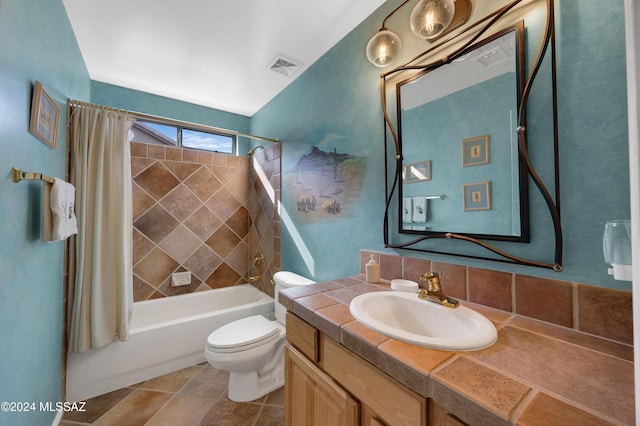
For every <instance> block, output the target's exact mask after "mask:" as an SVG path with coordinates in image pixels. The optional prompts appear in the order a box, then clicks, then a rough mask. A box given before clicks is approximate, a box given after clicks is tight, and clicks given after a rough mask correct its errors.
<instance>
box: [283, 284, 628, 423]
mask: <svg viewBox="0 0 640 426" xmlns="http://www.w3.org/2000/svg"><path fill="white" fill-rule="evenodd" d="M381 290H389V284H388V282H383V283H380V284H370V283H367V282H365V280H364V276H363V275H356V276H353V277H348V278H342V279H338V280H333V281H326V282H322V283H318V284H314V285H311V286H304V287H297V288H291V289H287V290H284V291H282V292H280V298H279V300H280V302H281V303H282V304H283V305H284V306H285V307H286V308H287V309H288V310H289V311H292V312H293V313H295V314H296V315H298V316H299V317H300V318H302V319H304V320H305V321H307V322H308V323H309V324H311V325H313V326H314V327H316V328H317V329H318V330H320V331H321V332H323V333H324V334H326V335H327V336H329V337H330V338H332V339H333V340H335V341H336V342H338V343H341V344H342V345H343V346H345V347H346V348H348V349H350V350H351V351H353V352H355V353H356V354H358V355H360V356H361V357H362V358H364V359H365V360H368V361H369V362H371V363H372V364H374V365H375V366H377V367H378V368H379V369H380V370H382V371H384V372H386V373H387V374H389V375H390V376H392V377H394V378H395V379H396V380H398V381H399V382H401V383H402V384H404V385H405V386H407V387H408V388H409V389H411V390H413V391H414V392H416V393H418V394H420V395H422V396H423V397H425V398H432V399H433V400H434V401H435V402H437V403H438V404H440V405H441V406H443V407H444V408H445V409H447V410H448V411H449V412H451V413H453V414H454V415H456V416H458V417H459V418H460V419H462V420H463V421H465V422H466V423H468V424H472V425H483V424H486V425H500V424H505V425H507V424H517V425H523V426H524V425H527V426H531V425H543V424H544V425H570V424H571V425H573V424H580V425H581V426H585V425H592V424H593V425H596V424H598V425H602V424H616V425H633V424H635V415H634V404H635V403H634V385H633V349H632V348H630V347H628V346H625V345H621V344H618V343H615V342H611V341H607V340H605V339H600V338H597V337H594V336H590V335H587V334H583V333H580V332H576V331H574V330H570V329H566V328H563V327H558V326H555V325H550V324H548V323H544V322H540V321H536V320H532V319H528V318H525V317H520V316H518V315H512V314H510V313H507V312H504V311H499V310H495V309H491V308H487V307H485V306H482V305H477V304H473V303H468V302H462V304H463V305H465V306H467V307H469V308H471V309H474V310H477V311H478V312H480V313H482V314H483V315H485V316H486V317H487V318H489V319H490V320H491V321H493V323H494V324H495V326H496V329H497V330H498V341H497V342H496V344H495V345H493V346H492V347H490V348H488V349H484V350H481V351H475V352H448V351H441V350H434V349H427V348H421V347H417V346H413V345H409V344H406V343H403V342H400V341H398V340H395V339H391V338H389V337H387V336H384V335H382V334H380V333H378V332H376V331H373V330H371V329H369V328H367V327H366V326H364V325H362V324H361V323H359V322H358V321H356V320H355V319H354V318H353V316H352V315H351V313H350V312H349V303H350V302H351V300H352V299H353V298H354V297H356V296H357V295H359V294H362V293H367V292H371V291H381Z"/></svg>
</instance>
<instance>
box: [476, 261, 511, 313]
mask: <svg viewBox="0 0 640 426" xmlns="http://www.w3.org/2000/svg"><path fill="white" fill-rule="evenodd" d="M511 279H512V275H511V274H509V273H506V272H499V271H490V270H487V269H477V268H469V301H471V302H474V303H480V304H482V305H486V306H491V307H492V308H496V309H502V310H503V311H507V312H511V311H512V304H511Z"/></svg>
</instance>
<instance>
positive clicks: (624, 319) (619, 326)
mask: <svg viewBox="0 0 640 426" xmlns="http://www.w3.org/2000/svg"><path fill="white" fill-rule="evenodd" d="M578 327H579V329H580V330H581V331H584V332H586V333H591V334H595V335H598V336H602V337H606V338H609V339H614V340H618V341H620V342H624V343H627V344H633V301H632V293H631V292H629V291H621V290H614V289H608V288H603V287H595V286H589V285H583V284H579V285H578Z"/></svg>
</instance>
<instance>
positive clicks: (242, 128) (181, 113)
mask: <svg viewBox="0 0 640 426" xmlns="http://www.w3.org/2000/svg"><path fill="white" fill-rule="evenodd" d="M91 102H93V103H95V104H98V105H106V106H110V107H114V108H121V109H125V110H127V111H135V112H141V113H144V114H151V115H155V116H158V117H166V118H173V119H175V120H182V121H186V122H190V123H198V124H205V125H207V126H212V127H217V128H220V129H226V130H235V131H237V132H240V133H245V134H246V133H249V129H250V122H251V119H250V118H249V117H247V116H244V115H239V114H234V113H230V112H225V111H220V110H217V109H212V108H207V107H204V106H201V105H195V104H191V103H188V102H183V101H178V100H176V99H171V98H165V97H163V96H158V95H152V94H149V93H145V92H140V91H137V90H132V89H127V88H124V87H120V86H113V85H111V84H106V83H101V82H97V81H92V82H91ZM265 136H268V135H265ZM250 146H251V140H249V139H247V138H243V137H239V138H238V153H239V154H244V153H246V152H247V151H249V147H250Z"/></svg>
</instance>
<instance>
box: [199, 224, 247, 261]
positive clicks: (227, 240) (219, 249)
mask: <svg viewBox="0 0 640 426" xmlns="http://www.w3.org/2000/svg"><path fill="white" fill-rule="evenodd" d="M206 243H207V245H208V246H209V247H211V248H212V249H213V251H215V252H216V253H218V255H219V256H220V257H222V258H223V259H224V258H225V257H227V255H228V254H229V253H231V251H232V250H233V249H234V248H235V247H236V246H237V245H238V244H239V243H240V238H239V237H238V236H237V235H236V234H235V233H234V232H233V231H232V230H231V229H230V228H229V227H228V226H226V225H222V226H221V227H220V228H218V230H217V231H216V232H214V234H213V235H212V236H211V237H209V239H208V240H207V241H206Z"/></svg>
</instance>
